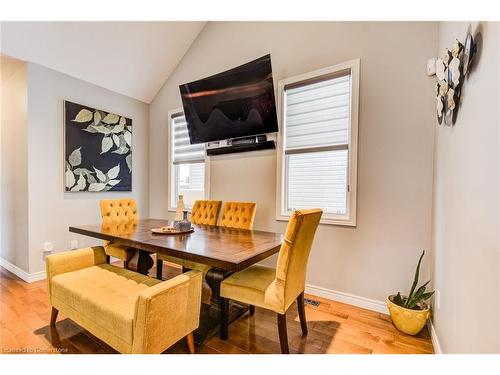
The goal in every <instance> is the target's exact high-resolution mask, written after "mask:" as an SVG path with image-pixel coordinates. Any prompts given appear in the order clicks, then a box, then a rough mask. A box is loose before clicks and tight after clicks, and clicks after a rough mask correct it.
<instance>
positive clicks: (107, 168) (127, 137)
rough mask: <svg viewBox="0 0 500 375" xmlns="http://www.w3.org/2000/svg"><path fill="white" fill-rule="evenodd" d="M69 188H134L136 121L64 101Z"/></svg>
mask: <svg viewBox="0 0 500 375" xmlns="http://www.w3.org/2000/svg"><path fill="white" fill-rule="evenodd" d="M64 115H65V120H64V129H65V171H64V177H65V181H64V184H65V191H70V192H77V191H92V192H105V191H132V120H131V119H129V118H126V117H124V116H120V115H117V114H114V113H111V112H105V111H102V110H98V109H95V108H90V107H86V106H83V105H80V104H76V103H72V102H69V101H65V102H64Z"/></svg>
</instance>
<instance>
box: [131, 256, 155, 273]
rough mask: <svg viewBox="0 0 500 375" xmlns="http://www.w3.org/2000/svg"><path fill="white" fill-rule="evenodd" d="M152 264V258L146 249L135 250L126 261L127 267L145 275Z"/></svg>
mask: <svg viewBox="0 0 500 375" xmlns="http://www.w3.org/2000/svg"><path fill="white" fill-rule="evenodd" d="M153 264H154V261H153V258H152V257H151V255H150V254H149V253H148V252H147V251H144V250H136V251H135V253H134V255H132V257H131V258H130V259H129V260H128V262H127V269H129V270H132V271H135V272H138V273H142V274H143V275H147V274H148V273H149V270H150V269H151V268H152V267H153Z"/></svg>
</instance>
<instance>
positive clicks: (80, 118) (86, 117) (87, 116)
mask: <svg viewBox="0 0 500 375" xmlns="http://www.w3.org/2000/svg"><path fill="white" fill-rule="evenodd" d="M92 116H93V114H92V112H91V111H89V110H88V109H82V110H80V112H78V114H77V115H76V117H75V118H74V119H73V120H71V121H74V122H88V121H90V120H92Z"/></svg>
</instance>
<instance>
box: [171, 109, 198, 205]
mask: <svg viewBox="0 0 500 375" xmlns="http://www.w3.org/2000/svg"><path fill="white" fill-rule="evenodd" d="M169 124H170V145H171V151H170V156H171V157H170V165H169V171H170V172H169V173H170V183H169V209H175V208H176V206H177V200H178V197H179V195H182V196H183V199H184V204H185V205H186V207H187V208H191V207H192V206H193V204H194V202H195V201H196V200H198V199H205V197H206V191H205V190H206V189H205V186H206V184H205V144H193V145H192V144H191V143H190V141H189V134H188V129H187V123H186V118H185V117H184V114H183V113H182V111H180V112H174V111H171V113H170V122H169Z"/></svg>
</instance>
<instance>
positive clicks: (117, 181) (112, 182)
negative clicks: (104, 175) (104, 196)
mask: <svg viewBox="0 0 500 375" xmlns="http://www.w3.org/2000/svg"><path fill="white" fill-rule="evenodd" d="M120 181H121V180H109V181H108V185H111V186H115V185H117V184H119V183H120Z"/></svg>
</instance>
